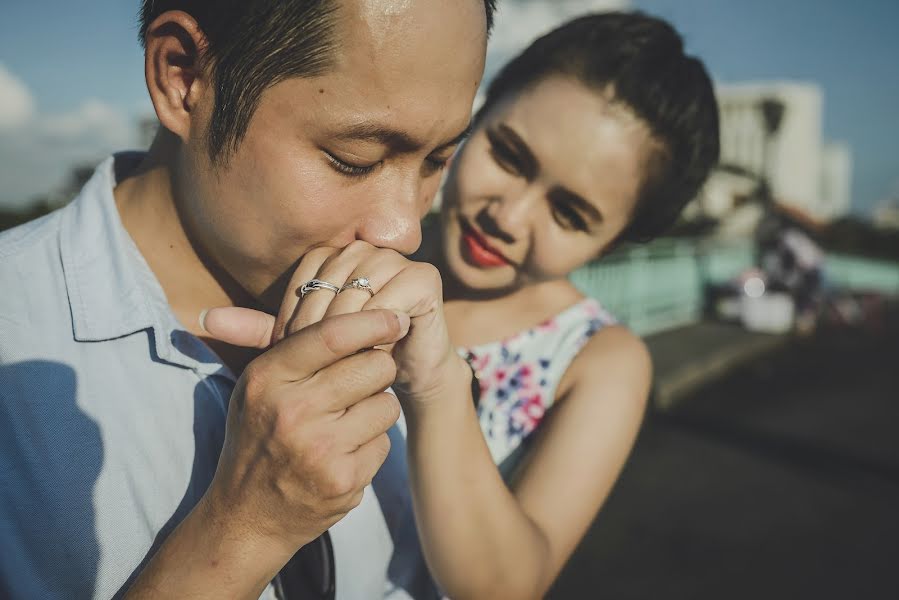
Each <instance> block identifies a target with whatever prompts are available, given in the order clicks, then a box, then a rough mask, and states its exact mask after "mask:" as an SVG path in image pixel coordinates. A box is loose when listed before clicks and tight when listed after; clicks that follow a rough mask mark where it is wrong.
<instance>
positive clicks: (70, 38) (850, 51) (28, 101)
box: [0, 0, 899, 212]
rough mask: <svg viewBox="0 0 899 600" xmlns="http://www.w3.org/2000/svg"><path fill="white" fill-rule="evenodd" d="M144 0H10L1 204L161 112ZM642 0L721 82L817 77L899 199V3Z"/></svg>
mask: <svg viewBox="0 0 899 600" xmlns="http://www.w3.org/2000/svg"><path fill="white" fill-rule="evenodd" d="M604 1H605V2H606V4H608V3H609V1H610V0H549V1H548V2H546V3H543V4H545V5H546V6H548V7H551V8H543V9H537V8H534V7H531V8H527V5H529V4H531V5H540V4H541V3H540V2H536V3H534V2H527V1H524V2H522V1H520V0H519V1H518V2H515V3H510V0H500V2H501V3H503V2H506V3H507V8H506V10H504V11H503V12H502V13H501V14H500V18H502V17H503V16H504V15H505V16H506V17H508V18H509V19H512V18H521V19H531V20H534V19H539V18H541V15H543V14H546V13H548V12H552V11H557V12H558V11H559V10H561V9H559V8H557V7H563V6H564V7H567V8H565V11H567V12H568V13H570V12H572V11H576V10H580V9H583V7H589V6H597V5H602V4H603V2H604ZM611 1H613V2H614V0H611ZM622 1H623V0H622ZM620 3H622V2H619V4H620ZM137 4H138V2H137V0H91V1H90V2H71V1H70V0H42V1H41V0H37V1H36V0H0V205H12V204H21V203H22V202H24V201H27V200H28V199H29V198H30V197H31V196H33V195H35V194H37V193H40V192H43V191H46V189H47V188H49V187H53V186H57V185H59V183H60V182H61V180H62V178H63V177H64V175H65V173H66V169H67V167H68V166H69V165H70V164H71V163H73V162H78V161H82V160H93V159H95V158H98V157H99V156H102V155H103V154H105V153H106V152H109V151H111V150H113V149H115V148H119V147H123V146H129V145H133V144H134V143H135V142H136V138H135V134H134V120H135V119H136V118H137V116H139V115H141V114H146V113H148V112H149V111H150V105H149V101H148V100H147V98H146V91H145V88H144V82H143V71H142V55H141V51H140V47H139V45H138V43H137V36H136V28H137V25H136V16H135V15H136V12H137ZM631 4H632V5H634V6H635V7H637V8H641V9H644V10H646V11H648V12H652V13H654V14H658V15H660V16H663V17H666V18H668V19H669V20H670V21H672V23H674V25H675V26H676V27H677V28H678V29H679V30H681V31H682V32H683V33H684V35H685V37H686V39H687V44H688V48H689V49H690V50H691V51H692V52H694V53H697V54H699V55H700V56H702V57H703V59H704V60H705V62H706V64H707V65H708V67H709V70H710V71H711V72H712V74H713V76H714V77H715V78H716V79H718V80H720V81H723V82H733V81H743V80H751V79H801V80H808V81H813V82H817V83H818V84H819V85H821V86H822V88H823V89H824V93H825V113H824V119H825V123H824V127H825V136H826V137H827V138H829V139H837V140H845V141H847V142H849V143H850V145H851V147H852V150H853V158H854V182H853V184H854V185H853V196H854V203H855V210H856V211H858V212H867V211H868V210H869V208H870V207H871V206H872V205H873V204H874V203H876V202H877V201H879V200H882V199H884V198H886V197H887V196H888V195H890V194H892V195H899V158H897V153H896V152H895V150H894V148H895V142H896V140H897V139H899V35H897V34H896V24H897V23H899V1H897V0H864V1H862V2H856V3H847V2H841V1H836V0H818V1H815V0H780V1H776V0H758V1H755V2H747V1H746V0H634V1H633V2H631ZM559 14H561V13H559Z"/></svg>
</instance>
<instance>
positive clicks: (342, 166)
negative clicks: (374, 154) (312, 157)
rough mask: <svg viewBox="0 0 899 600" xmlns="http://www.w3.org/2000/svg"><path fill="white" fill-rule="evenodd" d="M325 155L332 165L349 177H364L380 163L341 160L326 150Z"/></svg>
mask: <svg viewBox="0 0 899 600" xmlns="http://www.w3.org/2000/svg"><path fill="white" fill-rule="evenodd" d="M325 157H326V158H327V159H328V162H330V163H331V166H332V167H334V169H336V170H337V172H338V173H341V174H342V175H346V176H347V177H364V176H366V175H368V174H370V173H371V172H372V171H374V170H375V167H377V166H378V164H379V163H375V164H373V165H353V164H350V163H348V162H346V161H343V160H340V159H339V158H337V157H336V156H334V155H333V154H331V153H330V152H325Z"/></svg>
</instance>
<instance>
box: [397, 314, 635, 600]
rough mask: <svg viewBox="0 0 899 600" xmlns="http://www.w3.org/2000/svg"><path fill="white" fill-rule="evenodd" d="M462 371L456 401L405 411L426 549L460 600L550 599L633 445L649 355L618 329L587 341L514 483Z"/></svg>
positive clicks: (442, 581) (435, 568) (450, 591)
mask: <svg viewBox="0 0 899 600" xmlns="http://www.w3.org/2000/svg"><path fill="white" fill-rule="evenodd" d="M466 372H467V367H466V366H465V365H464V363H462V364H461V366H460V371H459V373H457V375H456V379H455V381H456V382H457V383H456V384H455V386H456V387H455V389H454V390H452V391H453V400H452V401H445V399H446V397H448V396H445V397H444V398H441V399H435V401H433V402H429V403H420V404H416V406H414V407H411V408H412V410H411V411H410V410H408V409H407V415H406V418H407V421H408V424H409V466H410V477H411V481H412V492H413V498H414V501H415V509H416V521H417V523H418V526H419V531H420V534H421V537H422V542H423V547H424V551H425V556H426V558H427V561H428V564H429V566H430V568H431V570H432V571H433V573H434V575H435V577H436V579H437V581H438V582H439V583H440V585H441V586H442V587H443V588H444V590H445V592H446V593H447V595H448V596H449V597H451V598H454V599H456V600H460V599H464V598H491V599H493V598H538V597H542V596H543V595H544V594H545V592H546V590H547V589H548V588H549V586H550V585H551V584H552V582H553V580H554V579H555V577H556V576H557V575H558V573H559V571H560V570H561V568H562V566H563V565H564V564H565V561H566V560H567V559H568V557H569V556H570V555H571V553H572V551H573V550H574V548H575V546H576V545H577V543H578V541H579V540H580V539H581V537H582V536H583V534H584V532H585V531H586V529H587V527H588V526H589V525H590V522H591V521H592V519H593V518H594V517H595V515H596V512H597V510H598V509H599V507H600V506H601V505H602V503H603V501H604V500H605V498H606V496H607V495H608V493H609V491H610V489H611V487H612V485H613V483H614V482H615V479H616V478H617V476H618V473H619V472H620V470H621V467H622V465H623V464H624V461H625V459H626V457H627V455H628V453H629V451H630V448H631V446H632V444H633V441H634V438H635V436H636V432H637V429H638V428H639V424H640V421H641V419H642V415H643V410H644V407H645V401H646V397H647V395H648V391H649V385H650V372H651V367H650V360H649V356H648V353H647V352H646V349H645V347H644V346H643V344H642V342H641V341H640V340H639V339H638V338H637V337H636V336H634V335H633V334H631V333H630V332H628V331H627V330H625V329H623V328H620V327H611V328H608V329H604V330H602V331H600V332H599V333H597V334H596V335H595V336H594V337H593V338H592V339H591V340H590V342H589V343H588V344H587V345H586V346H585V347H584V348H583V349H582V350H581V352H579V353H578V355H577V357H576V359H575V361H574V362H573V363H572V365H571V366H570V367H569V369H568V371H567V372H566V375H565V378H564V380H563V385H562V386H560V390H561V392H562V396H561V397H559V398H558V400H557V402H558V406H557V407H556V408H554V409H553V411H552V413H551V415H552V416H551V417H548V420H547V421H546V422H545V423H544V424H543V425H542V426H541V432H540V434H539V435H540V437H539V439H538V443H537V446H536V447H535V448H534V451H533V453H532V456H531V459H530V460H529V461H528V464H527V465H525V468H524V469H523V471H522V472H521V475H520V477H519V478H518V479H517V481H516V482H515V485H514V486H513V489H512V490H511V491H510V490H509V489H508V488H507V487H506V485H505V484H504V482H503V481H502V479H501V477H500V475H499V471H498V469H497V468H496V466H495V465H494V463H493V460H492V458H491V456H490V453H489V451H488V449H487V445H486V442H485V441H484V437H483V434H482V433H481V429H480V426H479V425H478V421H477V417H476V415H475V410H474V408H473V405H472V402H471V401H470V397H471V394H470V390H469V380H470V379H469V378H470V374H468V373H466ZM443 389H447V388H443ZM444 393H445V394H446V392H444ZM456 394H458V396H459V397H462V398H464V399H465V400H466V401H458V400H456Z"/></svg>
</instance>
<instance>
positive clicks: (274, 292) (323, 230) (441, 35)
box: [177, 0, 486, 307]
mask: <svg viewBox="0 0 899 600" xmlns="http://www.w3.org/2000/svg"><path fill="white" fill-rule="evenodd" d="M339 18H340V24H339V26H338V29H337V31H338V48H337V50H336V62H335V66H334V68H332V69H331V70H330V71H329V72H328V73H326V74H325V75H323V76H319V77H313V78H292V79H289V80H286V81H283V82H281V83H278V84H276V85H274V86H272V87H271V88H269V89H268V90H266V91H265V92H264V93H263V94H262V97H261V99H260V102H259V105H258V108H257V110H256V112H255V113H254V115H253V118H252V119H251V121H250V124H249V128H248V130H247V133H246V137H245V138H244V139H243V140H242V142H241V143H240V145H239V146H238V149H237V151H236V152H235V153H234V154H233V155H231V156H230V158H229V159H228V161H227V163H226V164H225V165H224V166H215V165H213V164H212V163H211V162H210V160H209V158H208V152H207V145H206V136H205V135H204V133H205V131H204V130H205V127H197V128H196V134H194V129H192V132H191V138H190V140H189V141H188V143H187V144H186V146H185V149H184V154H183V156H182V157H181V158H182V160H181V163H180V167H179V170H178V174H177V181H178V183H177V187H178V195H179V201H180V202H181V205H182V207H183V210H182V212H183V216H184V218H185V219H186V221H187V226H188V228H189V230H190V232H191V234H192V235H193V236H194V238H195V240H196V241H197V242H198V243H199V245H200V247H201V248H202V249H203V251H204V252H205V253H206V254H207V255H209V257H210V258H211V259H212V260H213V261H214V262H216V263H217V264H218V265H219V266H221V267H222V268H224V269H225V271H227V272H228V273H229V275H231V276H232V277H233V278H234V279H235V280H236V281H237V282H238V283H239V284H240V285H241V286H242V287H243V288H244V289H246V290H247V291H248V292H250V293H251V294H252V295H253V296H255V297H257V298H260V299H262V300H263V301H264V302H265V303H266V304H269V305H272V304H274V306H273V307H276V306H277V303H278V302H280V295H281V293H282V291H283V290H280V289H278V285H277V281H278V280H279V278H280V277H282V276H283V275H285V274H286V273H289V272H290V271H291V270H292V267H293V265H294V264H295V263H296V262H297V261H298V260H299V258H300V257H302V256H303V255H304V254H305V253H306V252H307V251H308V250H310V249H312V248H315V247H319V246H333V247H344V246H346V245H347V244H349V243H350V242H352V241H353V240H356V239H361V240H364V241H367V242H369V243H371V244H373V245H375V246H379V247H384V248H392V249H394V250H397V251H399V252H402V253H404V254H408V253H411V252H413V251H414V250H415V249H416V248H417V247H418V245H419V243H420V241H421V231H420V227H419V222H420V219H421V217H422V216H423V215H424V213H425V212H426V211H427V209H428V207H429V206H430V204H431V201H432V199H433V197H434V194H435V193H436V191H437V187H438V185H439V183H440V179H441V173H442V170H443V169H442V164H443V163H444V162H445V161H446V160H447V159H449V157H450V156H451V155H452V153H453V151H454V150H455V146H456V144H457V143H458V141H459V139H460V137H461V136H462V135H463V134H464V132H465V131H466V129H467V127H468V124H469V119H470V114H471V112H470V111H471V104H472V100H473V97H474V94H475V91H476V89H477V86H478V83H479V81H480V78H481V76H482V74H483V68H484V54H485V46H486V25H485V16H484V4H483V1H482V0H419V1H416V2H411V1H408V0H406V1H391V0H354V1H349V0H348V1H345V2H343V3H342V5H341V9H340V11H339ZM208 96H210V97H206V98H204V99H203V100H202V101H201V103H200V105H199V106H198V107H197V110H196V113H195V114H196V118H197V120H198V122H201V123H208V118H209V115H210V114H211V111H212V106H213V98H212V97H211V94H209V95H208Z"/></svg>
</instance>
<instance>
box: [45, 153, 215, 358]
mask: <svg viewBox="0 0 899 600" xmlns="http://www.w3.org/2000/svg"><path fill="white" fill-rule="evenodd" d="M141 157H142V153H133V152H132V153H123V154H117V155H114V156H112V157H110V158H108V159H106V160H105V161H103V163H101V164H100V166H98V167H97V170H96V171H95V172H94V174H93V176H92V177H91V179H90V180H89V181H88V182H87V183H86V184H85V186H84V188H82V190H81V193H80V194H79V195H78V197H77V198H76V199H75V200H73V202H72V204H71V205H70V206H68V207H67V208H66V209H65V211H66V215H65V217H64V218H63V221H62V223H61V228H60V253H61V258H62V265H63V271H64V274H65V281H66V288H67V290H68V295H69V306H70V309H71V312H72V325H73V333H74V336H75V339H76V340H77V341H80V342H101V341H106V340H111V339H115V338H121V337H124V336H127V335H131V334H133V333H136V332H138V331H143V330H150V332H151V336H152V342H153V345H154V352H155V354H156V356H157V357H158V358H159V359H161V360H163V361H164V362H169V363H172V364H176V365H179V366H184V367H188V368H194V369H198V370H200V371H202V372H207V373H215V372H219V371H220V370H221V369H222V365H221V364H220V361H219V360H218V358H217V357H215V354H214V353H213V352H212V351H211V350H209V348H208V347H206V346H205V345H204V344H203V343H202V342H200V340H198V339H196V338H194V337H193V336H192V335H190V334H189V333H188V332H186V331H184V327H183V326H182V325H181V324H180V323H179V322H178V320H177V319H176V317H175V315H174V313H172V310H171V308H170V307H169V304H168V300H167V299H166V296H165V292H164V291H163V289H162V286H161V285H160V284H159V281H158V280H157V279H156V276H155V275H154V273H153V271H152V270H151V269H150V267H149V265H148V264H147V262H146V260H144V257H143V255H142V254H141V253H140V250H138V248H137V246H136V244H135V243H134V241H133V240H132V239H131V236H130V235H129V234H128V232H127V231H126V229H125V227H124V225H123V224H122V220H121V218H120V216H119V211H118V208H117V207H116V203H115V197H114V196H113V188H114V187H115V185H116V180H117V173H125V172H126V171H127V169H126V168H124V167H127V166H128V165H132V166H136V164H137V163H139V161H140V159H141Z"/></svg>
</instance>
